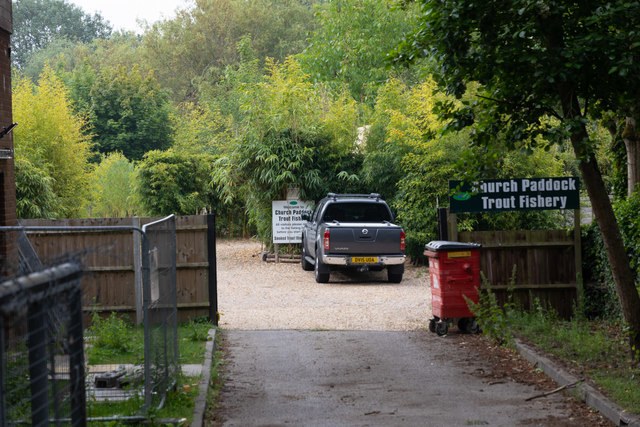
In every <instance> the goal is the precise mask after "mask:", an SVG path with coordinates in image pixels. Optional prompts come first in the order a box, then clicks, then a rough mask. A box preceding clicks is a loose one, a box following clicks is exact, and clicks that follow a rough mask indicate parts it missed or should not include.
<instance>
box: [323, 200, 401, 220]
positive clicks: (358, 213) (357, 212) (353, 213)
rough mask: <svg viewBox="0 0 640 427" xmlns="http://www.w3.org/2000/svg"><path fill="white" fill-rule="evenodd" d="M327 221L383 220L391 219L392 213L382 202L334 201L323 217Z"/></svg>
mask: <svg viewBox="0 0 640 427" xmlns="http://www.w3.org/2000/svg"><path fill="white" fill-rule="evenodd" d="M322 220H323V221H325V222H332V221H338V222H383V221H391V214H390V213H389V210H388V209H387V207H386V206H385V205H383V204H381V203H355V202H354V203H349V202H346V203H332V204H330V205H329V206H327V209H326V210H325V212H324V216H323V218H322Z"/></svg>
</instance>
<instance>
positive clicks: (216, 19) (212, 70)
mask: <svg viewBox="0 0 640 427" xmlns="http://www.w3.org/2000/svg"><path fill="white" fill-rule="evenodd" d="M309 3H310V2H309V1H304V0H279V1H275V0H197V1H196V2H195V6H194V7H193V8H189V9H184V10H179V11H178V13H177V16H176V17H175V18H174V19H172V20H167V21H162V22H158V23H156V24H154V25H153V26H151V27H149V28H147V30H146V31H145V34H144V36H143V49H142V54H143V56H144V60H145V62H146V63H148V64H149V65H150V67H151V69H154V70H157V75H158V80H160V81H161V82H162V83H163V86H164V87H166V88H167V89H169V90H170V91H171V96H172V99H173V100H175V101H177V102H184V101H194V100H195V99H196V94H197V92H198V89H199V85H200V83H201V82H202V81H218V80H219V79H220V78H221V77H222V76H223V74H224V70H225V69H226V67H227V66H230V65H234V64H236V63H237V62H238V60H239V56H238V50H237V47H238V43H239V42H240V41H241V40H242V39H243V38H245V37H249V38H250V39H251V41H252V46H253V48H254V49H255V51H256V57H257V58H260V60H261V61H263V60H264V58H266V57H271V58H274V59H275V60H277V61H281V60H284V59H285V58H286V57H287V56H288V55H290V54H294V53H298V52H300V51H302V49H303V48H304V46H305V43H306V37H307V33H308V31H310V30H311V29H312V25H313V22H314V21H313V10H312V8H311V6H310V4H309Z"/></svg>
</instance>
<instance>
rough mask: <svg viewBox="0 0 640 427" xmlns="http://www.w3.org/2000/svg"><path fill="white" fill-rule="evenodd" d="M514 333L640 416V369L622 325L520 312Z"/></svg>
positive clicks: (516, 314)
mask: <svg viewBox="0 0 640 427" xmlns="http://www.w3.org/2000/svg"><path fill="white" fill-rule="evenodd" d="M509 328H510V330H511V332H512V333H514V334H517V335H518V336H519V337H522V338H525V339H526V340H528V341H530V342H531V343H533V344H534V345H535V346H536V347H538V348H539V349H541V350H543V351H545V352H547V353H550V354H552V355H554V356H556V357H558V358H560V359H561V360H566V361H568V362H569V363H572V364H574V366H575V367H576V368H578V369H580V371H581V372H583V373H584V374H585V375H586V376H587V377H588V378H590V379H591V380H593V381H594V382H595V384H596V386H597V387H599V388H601V389H603V390H604V391H605V392H606V393H607V395H608V396H610V397H611V398H612V400H613V401H614V402H616V403H617V404H619V405H620V406H622V407H623V408H624V409H625V410H627V411H629V412H632V413H640V368H639V367H638V365H637V364H634V363H633V362H632V361H631V359H630V358H629V352H628V346H627V342H628V339H627V338H626V337H625V336H624V331H623V327H622V325H620V324H619V323H612V322H603V321H602V320H600V319H598V320H595V321H586V320H584V319H583V318H575V319H573V320H571V321H566V320H560V319H558V317H557V316H556V315H555V314H554V313H553V312H546V311H545V310H536V311H534V312H522V311H516V312H514V315H513V316H511V317H510V322H509Z"/></svg>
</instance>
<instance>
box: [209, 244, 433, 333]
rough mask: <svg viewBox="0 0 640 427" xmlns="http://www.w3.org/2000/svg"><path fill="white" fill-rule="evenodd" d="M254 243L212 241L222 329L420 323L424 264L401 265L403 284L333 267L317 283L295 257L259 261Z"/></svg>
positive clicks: (384, 327) (424, 305)
mask: <svg viewBox="0 0 640 427" xmlns="http://www.w3.org/2000/svg"><path fill="white" fill-rule="evenodd" d="M261 250H262V247H261V245H260V243H256V242H254V241H249V240H219V241H218V246H217V259H218V261H217V262H218V309H219V311H220V313H221V314H222V316H221V318H220V327H222V328H225V329H246V330H252V329H253V330H256V329H257V330H262V329H270V330H273V329H314V330H376V331H409V330H419V329H422V330H424V329H427V327H428V322H429V319H430V318H431V293H430V289H429V273H428V270H427V268H426V267H424V266H422V267H414V266H411V265H406V266H405V274H404V278H403V279H402V282H401V283H399V284H392V283H389V282H387V272H386V270H383V271H380V272H365V273H352V274H349V275H346V274H342V273H339V272H332V273H331V279H330V282H329V283H326V284H320V283H316V281H315V279H314V275H313V272H312V271H303V270H302V268H301V267H300V264H299V263H294V264H291V263H283V262H281V263H278V264H276V263H267V262H264V261H262V257H261Z"/></svg>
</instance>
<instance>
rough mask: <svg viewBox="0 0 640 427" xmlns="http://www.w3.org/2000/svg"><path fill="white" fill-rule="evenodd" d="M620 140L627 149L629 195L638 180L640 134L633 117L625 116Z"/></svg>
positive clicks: (639, 177)
mask: <svg viewBox="0 0 640 427" xmlns="http://www.w3.org/2000/svg"><path fill="white" fill-rule="evenodd" d="M622 140H623V141H624V146H625V147H626V149H627V189H628V193H627V195H629V196H631V194H633V190H634V189H635V188H636V184H638V183H639V182H640V134H639V133H638V128H637V125H636V119H635V118H633V117H627V119H626V124H625V127H624V131H623V132H622Z"/></svg>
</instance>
